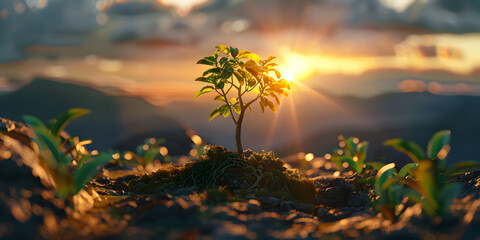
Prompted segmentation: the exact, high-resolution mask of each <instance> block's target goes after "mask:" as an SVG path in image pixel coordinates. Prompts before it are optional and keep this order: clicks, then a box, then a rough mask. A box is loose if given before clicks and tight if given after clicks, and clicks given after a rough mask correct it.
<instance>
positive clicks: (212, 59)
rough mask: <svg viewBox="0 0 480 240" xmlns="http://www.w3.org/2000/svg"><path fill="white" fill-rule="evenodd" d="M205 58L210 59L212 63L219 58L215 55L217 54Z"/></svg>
mask: <svg viewBox="0 0 480 240" xmlns="http://www.w3.org/2000/svg"><path fill="white" fill-rule="evenodd" d="M205 59H207V60H208V61H210V62H212V63H215V62H216V61H217V58H216V57H215V55H212V56H208V57H205Z"/></svg>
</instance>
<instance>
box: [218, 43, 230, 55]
mask: <svg viewBox="0 0 480 240" xmlns="http://www.w3.org/2000/svg"><path fill="white" fill-rule="evenodd" d="M215 48H217V49H218V50H220V51H223V52H224V53H227V54H228V53H229V52H230V49H229V48H228V47H227V46H225V45H218V46H216V47H215Z"/></svg>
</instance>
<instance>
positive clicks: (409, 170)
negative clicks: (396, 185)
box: [397, 163, 418, 178]
mask: <svg viewBox="0 0 480 240" xmlns="http://www.w3.org/2000/svg"><path fill="white" fill-rule="evenodd" d="M417 165H418V163H409V164H406V165H405V166H403V167H402V169H400V171H398V175H397V176H398V177H399V178H404V177H406V176H407V174H410V175H411V176H413V175H414V174H413V171H412V170H413V169H415V168H416V167H417Z"/></svg>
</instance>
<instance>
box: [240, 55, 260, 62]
mask: <svg viewBox="0 0 480 240" xmlns="http://www.w3.org/2000/svg"><path fill="white" fill-rule="evenodd" d="M238 58H248V59H251V60H253V61H255V62H260V57H259V56H258V55H257V54H255V53H244V54H242V55H239V56H238Z"/></svg>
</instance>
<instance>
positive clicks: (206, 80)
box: [195, 77, 212, 83]
mask: <svg viewBox="0 0 480 240" xmlns="http://www.w3.org/2000/svg"><path fill="white" fill-rule="evenodd" d="M195 81H197V82H206V83H212V80H210V79H209V78H206V77H199V78H196V79H195Z"/></svg>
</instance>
